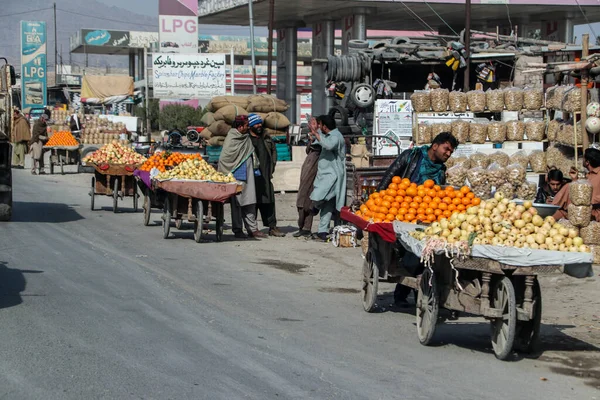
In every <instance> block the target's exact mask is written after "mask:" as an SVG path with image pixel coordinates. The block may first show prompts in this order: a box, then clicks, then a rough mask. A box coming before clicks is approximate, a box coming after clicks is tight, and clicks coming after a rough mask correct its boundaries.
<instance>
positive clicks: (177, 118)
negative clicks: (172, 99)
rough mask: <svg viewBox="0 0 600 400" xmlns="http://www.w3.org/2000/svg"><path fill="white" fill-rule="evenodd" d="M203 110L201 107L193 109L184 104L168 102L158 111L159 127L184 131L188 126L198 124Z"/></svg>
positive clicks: (203, 112)
mask: <svg viewBox="0 0 600 400" xmlns="http://www.w3.org/2000/svg"><path fill="white" fill-rule="evenodd" d="M205 112H206V111H205V110H202V107H198V108H197V109H195V108H194V107H191V106H188V105H184V104H168V105H166V106H164V107H163V109H162V110H161V111H160V118H159V120H160V127H161V128H162V129H166V130H169V131H170V130H172V129H178V130H180V131H182V132H185V131H186V130H187V127H188V126H200V124H201V122H200V120H201V119H202V116H203V115H204V114H205Z"/></svg>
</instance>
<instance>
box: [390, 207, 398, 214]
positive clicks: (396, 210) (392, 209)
mask: <svg viewBox="0 0 600 400" xmlns="http://www.w3.org/2000/svg"><path fill="white" fill-rule="evenodd" d="M388 213H390V214H394V215H396V214H398V208H396V207H391V208H390V209H389V211H388Z"/></svg>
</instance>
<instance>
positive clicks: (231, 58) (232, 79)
mask: <svg viewBox="0 0 600 400" xmlns="http://www.w3.org/2000/svg"><path fill="white" fill-rule="evenodd" d="M233 57H234V54H233V47H232V48H231V55H230V56H229V61H230V62H231V72H230V73H229V79H230V80H231V95H232V96H235V72H234V71H233V66H234V65H235V64H234V60H233Z"/></svg>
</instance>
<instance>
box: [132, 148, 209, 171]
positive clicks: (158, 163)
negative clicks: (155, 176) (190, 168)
mask: <svg viewBox="0 0 600 400" xmlns="http://www.w3.org/2000/svg"><path fill="white" fill-rule="evenodd" d="M194 159H198V160H201V159H202V156H201V155H200V154H183V153H171V152H163V153H156V154H153V155H152V156H150V158H148V159H147V160H146V162H145V163H144V164H142V166H141V167H140V168H139V169H140V170H142V171H148V172H150V170H152V168H156V169H157V170H159V171H160V172H165V171H166V170H167V169H171V168H172V167H176V166H178V165H179V164H181V163H182V162H184V161H185V160H194Z"/></svg>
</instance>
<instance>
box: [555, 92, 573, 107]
mask: <svg viewBox="0 0 600 400" xmlns="http://www.w3.org/2000/svg"><path fill="white" fill-rule="evenodd" d="M570 87H571V86H557V87H556V90H555V92H554V96H555V98H556V100H555V102H556V109H557V110H562V108H563V106H564V103H565V93H566V92H567V90H569V88H570Z"/></svg>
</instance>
